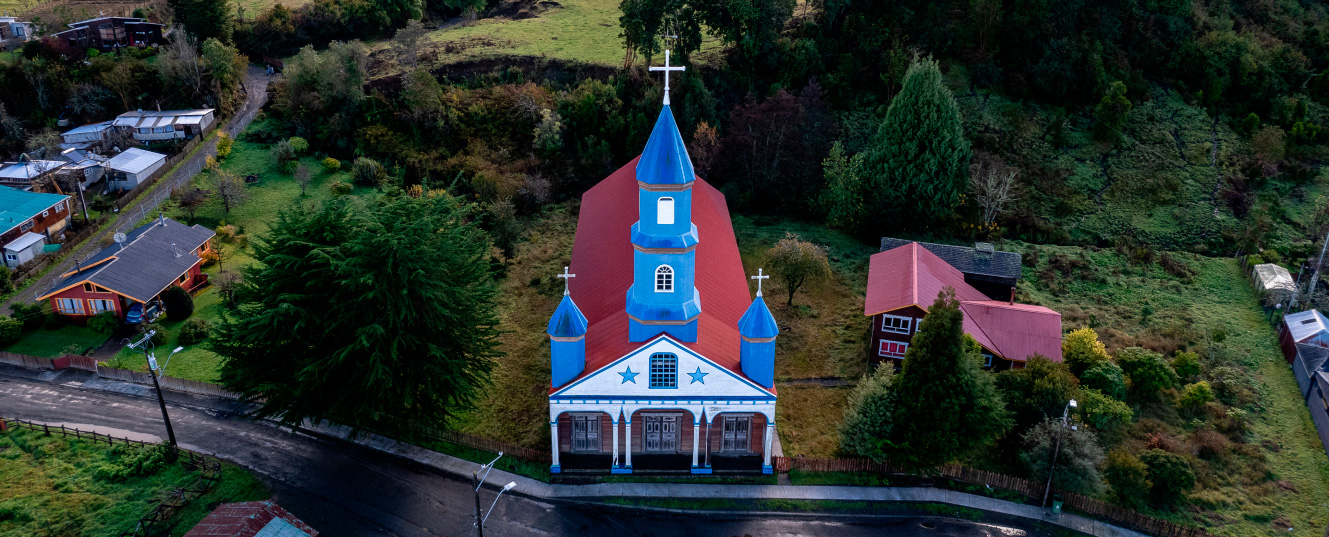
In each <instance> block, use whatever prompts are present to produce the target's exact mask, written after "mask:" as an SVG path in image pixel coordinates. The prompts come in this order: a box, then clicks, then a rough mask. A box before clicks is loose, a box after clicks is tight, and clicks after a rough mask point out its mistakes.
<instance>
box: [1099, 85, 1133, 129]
mask: <svg viewBox="0 0 1329 537" xmlns="http://www.w3.org/2000/svg"><path fill="white" fill-rule="evenodd" d="M1130 113H1131V100H1130V99H1127V98H1126V84H1123V83H1122V82H1121V81H1120V80H1118V81H1116V82H1113V83H1112V85H1111V86H1109V87H1108V90H1107V93H1106V94H1105V95H1103V100H1101V101H1099V102H1098V107H1097V108H1094V116H1095V117H1096V118H1097V119H1098V122H1097V123H1095V124H1094V138H1096V139H1098V140H1099V141H1101V142H1108V143H1113V144H1115V143H1117V142H1118V141H1120V140H1121V136H1122V132H1123V131H1125V129H1126V116H1127V115H1129V114H1130Z"/></svg>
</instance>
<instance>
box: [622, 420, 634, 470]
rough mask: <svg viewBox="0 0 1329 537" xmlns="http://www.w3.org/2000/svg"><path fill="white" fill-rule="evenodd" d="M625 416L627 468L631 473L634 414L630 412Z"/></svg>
mask: <svg viewBox="0 0 1329 537" xmlns="http://www.w3.org/2000/svg"><path fill="white" fill-rule="evenodd" d="M623 414H624V416H623V419H624V420H625V422H624V426H623V431H624V439H623V442H624V445H625V446H627V449H625V450H624V451H625V452H627V468H628V470H629V471H631V470H632V414H631V413H630V412H628V411H624V412H623Z"/></svg>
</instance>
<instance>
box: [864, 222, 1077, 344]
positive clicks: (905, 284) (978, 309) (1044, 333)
mask: <svg viewBox="0 0 1329 537" xmlns="http://www.w3.org/2000/svg"><path fill="white" fill-rule="evenodd" d="M948 285H949V286H951V287H953V288H955V296H956V298H959V299H960V311H961V313H963V314H964V331H965V333H967V334H969V335H970V336H973V338H974V339H975V340H977V341H978V343H979V344H980V345H982V346H983V347H984V348H987V349H988V350H990V351H992V352H995V353H997V354H998V355H1000V356H1001V357H1003V358H1005V359H1007V360H1016V361H1024V360H1026V359H1027V358H1028V357H1029V356H1030V355H1033V354H1041V355H1043V356H1046V357H1048V358H1049V359H1051V360H1053V361H1056V362H1060V361H1061V314H1060V313H1057V312H1055V311H1053V310H1050V309H1048V308H1045V307H1043V306H1033V305H1029V304H1009V303H1006V302H1001V301H997V300H990V299H988V297H987V296H985V295H984V294H983V293H981V292H979V291H978V290H977V289H974V288H973V287H971V286H970V285H969V284H968V283H965V281H964V274H962V273H961V272H960V271H959V270H957V269H956V268H955V267H952V266H950V265H949V264H947V263H946V262H945V261H943V260H942V259H941V258H940V257H937V255H936V254H934V253H932V252H930V251H928V250H927V249H926V248H923V247H922V246H920V245H919V244H918V243H913V242H911V243H909V244H906V245H904V246H900V247H898V248H894V249H891V250H887V251H885V252H879V253H877V254H874V255H873V256H872V258H871V259H870V261H869V263H868V288H867V299H866V300H865V301H864V303H863V314H864V315H876V314H878V313H885V312H888V311H893V310H897V309H900V308H904V307H908V306H918V307H919V308H921V309H923V311H927V309H928V308H929V307H931V306H932V303H933V302H934V301H936V299H937V295H938V294H939V293H941V290H942V288H943V287H945V286H948Z"/></svg>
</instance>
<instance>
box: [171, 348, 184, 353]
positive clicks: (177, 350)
mask: <svg viewBox="0 0 1329 537" xmlns="http://www.w3.org/2000/svg"><path fill="white" fill-rule="evenodd" d="M182 350H185V348H184V347H176V348H175V350H173V351H171V354H175V353H177V352H180V351H182Z"/></svg>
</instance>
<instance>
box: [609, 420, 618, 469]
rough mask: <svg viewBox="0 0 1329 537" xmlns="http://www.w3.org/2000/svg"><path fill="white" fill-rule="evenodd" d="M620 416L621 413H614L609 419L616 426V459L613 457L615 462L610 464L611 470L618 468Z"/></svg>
mask: <svg viewBox="0 0 1329 537" xmlns="http://www.w3.org/2000/svg"><path fill="white" fill-rule="evenodd" d="M620 414H621V412H618V413H614V415H613V416H610V418H609V420H610V421H611V422H613V424H614V457H613V462H610V463H609V469H610V470H613V469H614V468H618V417H619V415H620Z"/></svg>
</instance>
